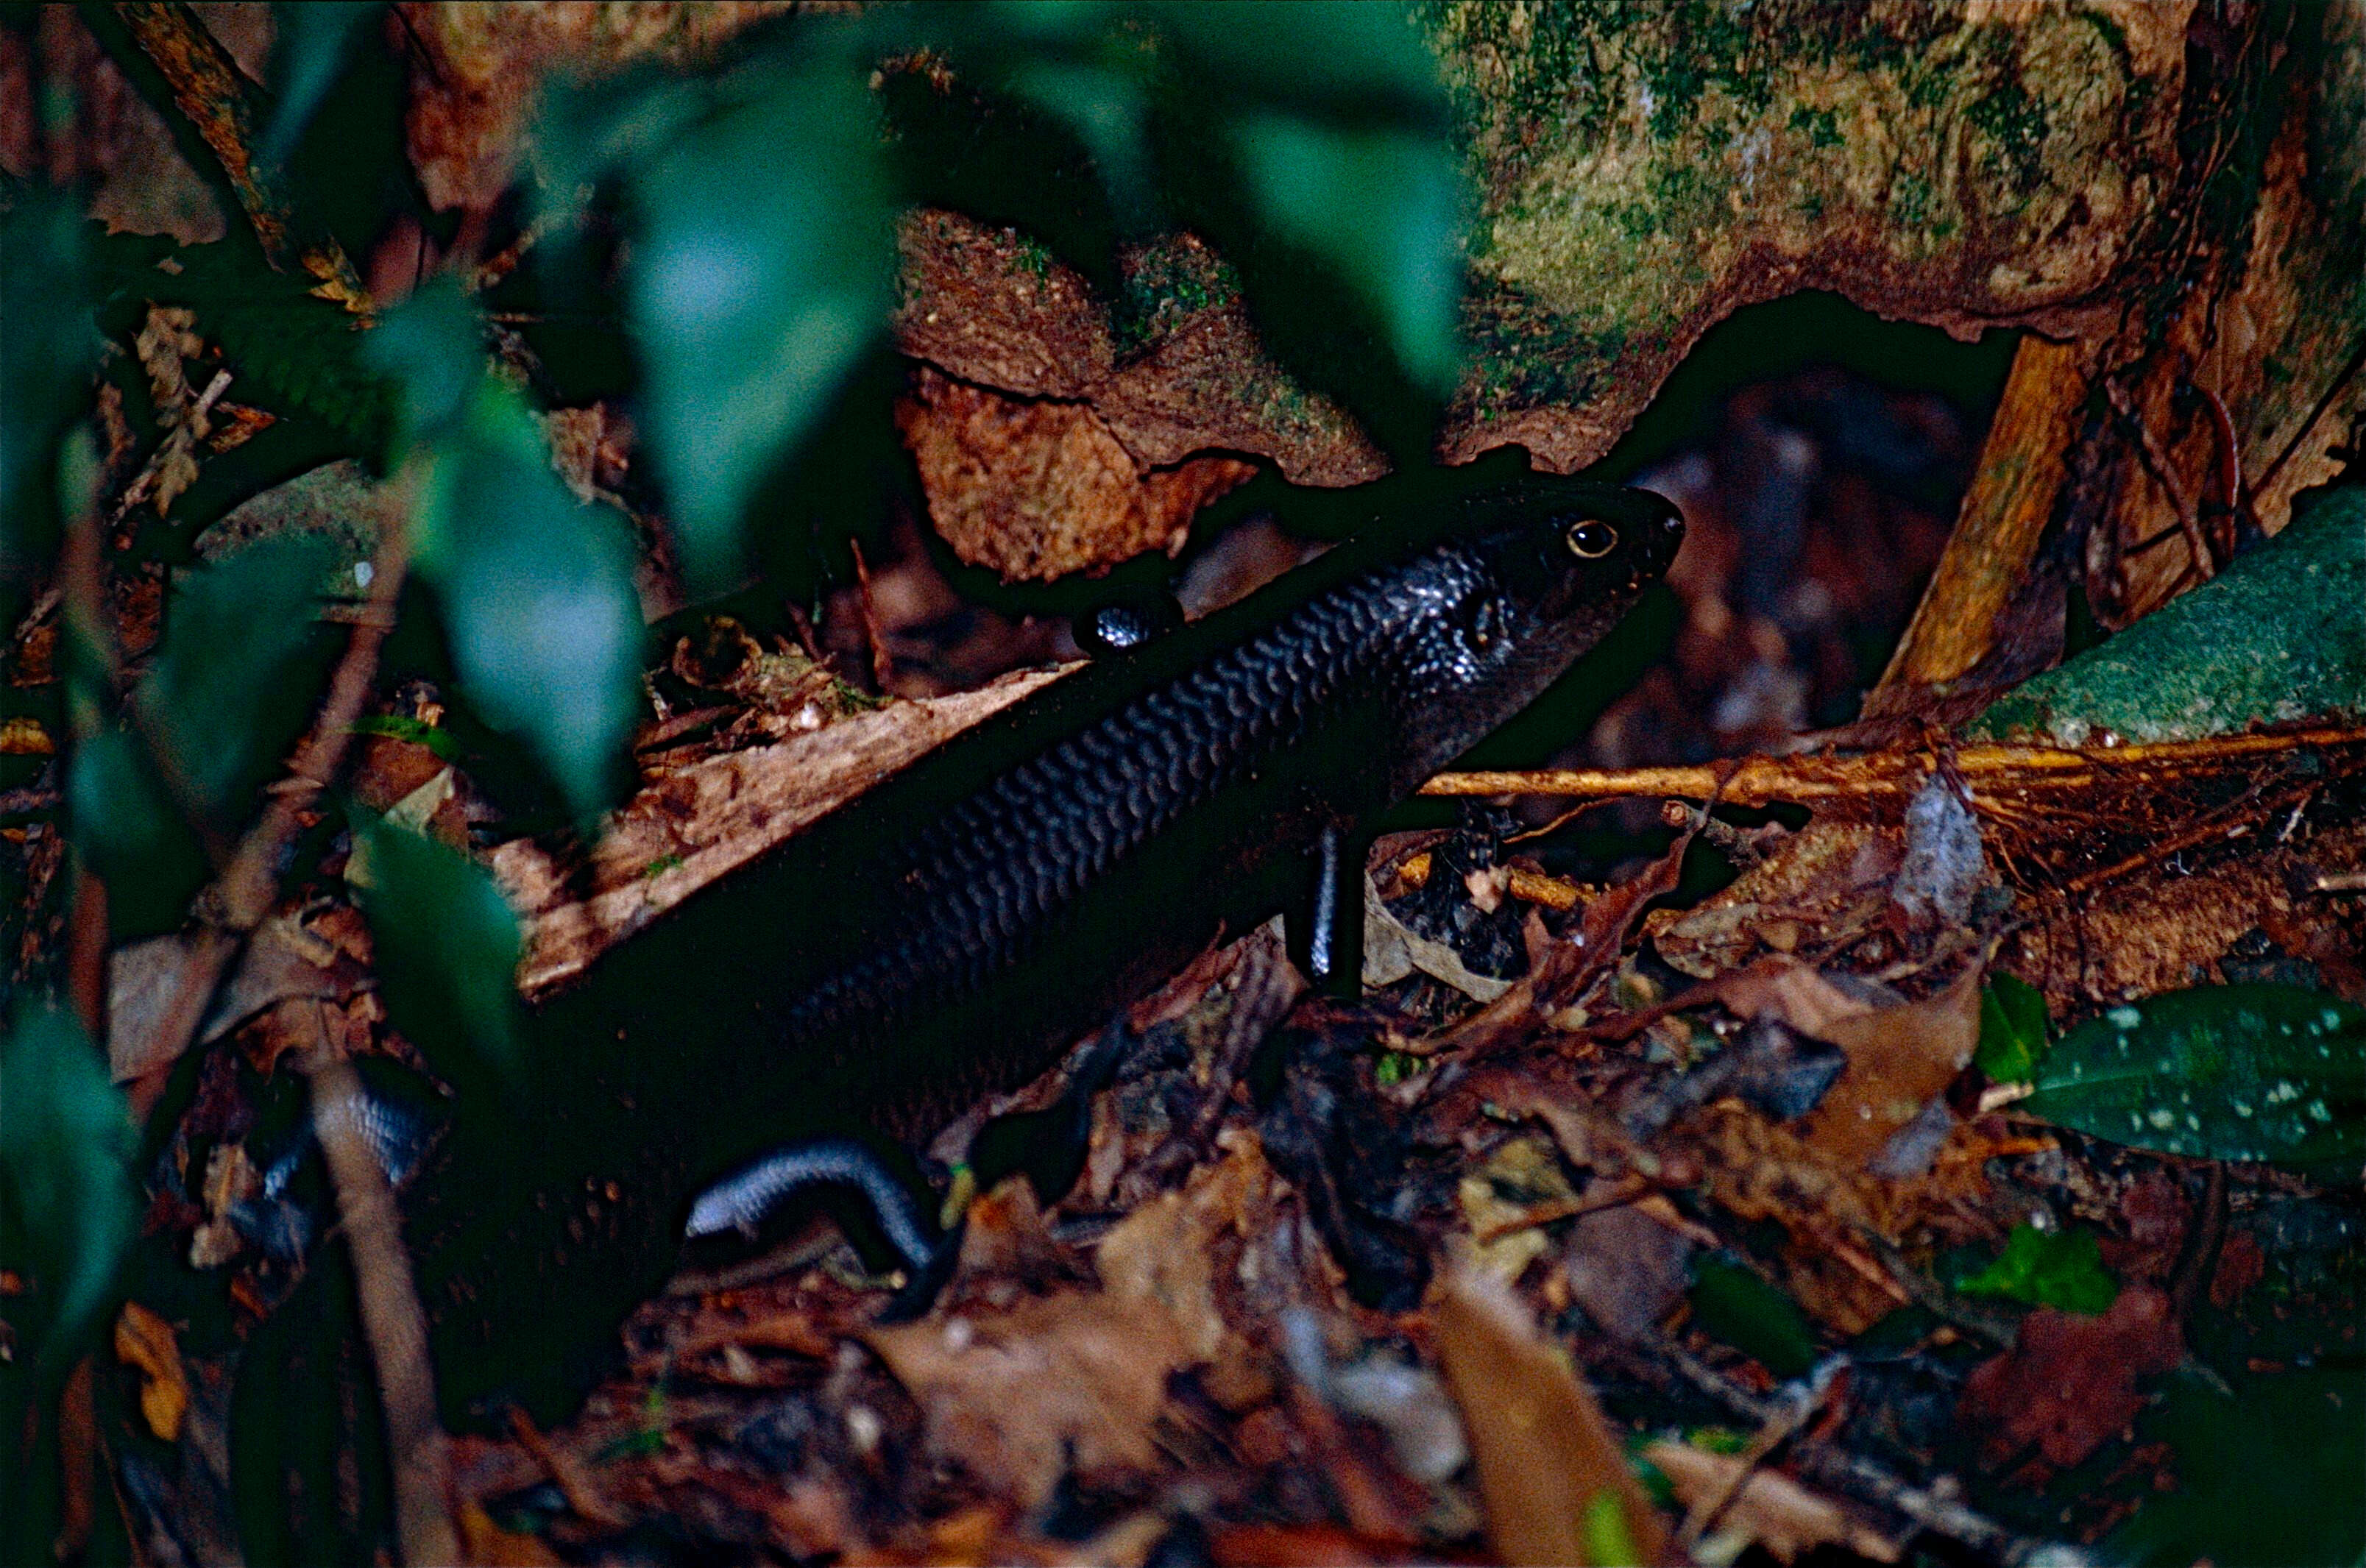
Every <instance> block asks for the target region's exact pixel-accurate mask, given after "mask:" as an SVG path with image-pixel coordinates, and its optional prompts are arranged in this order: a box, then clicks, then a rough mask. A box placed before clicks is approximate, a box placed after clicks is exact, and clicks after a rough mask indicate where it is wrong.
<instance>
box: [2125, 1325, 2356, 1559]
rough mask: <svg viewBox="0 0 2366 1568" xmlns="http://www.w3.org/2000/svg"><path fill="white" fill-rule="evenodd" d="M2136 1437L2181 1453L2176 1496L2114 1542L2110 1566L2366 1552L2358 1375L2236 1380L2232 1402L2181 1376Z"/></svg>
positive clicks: (2144, 1513)
mask: <svg viewBox="0 0 2366 1568" xmlns="http://www.w3.org/2000/svg"><path fill="white" fill-rule="evenodd" d="M2138 1436H2139V1437H2140V1438H2145V1439H2146V1440H2151V1439H2154V1438H2161V1439H2165V1440H2167V1441H2168V1442H2169V1445H2170V1447H2171V1448H2172V1449H2174V1450H2175V1451H2176V1455H2177V1479H2178V1487H2177V1490H2176V1491H2175V1492H2174V1493H2171V1494H2169V1495H2166V1496H2152V1497H2148V1498H2146V1500H2145V1502H2144V1504H2143V1505H2142V1506H2141V1507H2139V1508H2138V1509H2137V1511H2136V1514H2135V1517H2134V1518H2132V1519H2130V1520H2129V1521H2128V1522H2127V1523H2126V1524H2124V1525H2123V1526H2122V1527H2120V1529H2118V1530H2116V1531H2114V1532H2113V1534H2112V1536H2111V1537H2110V1538H2109V1539H2108V1540H2106V1541H2105V1543H2104V1550H2105V1551H2106V1554H2107V1555H2106V1561H2109V1562H2127V1563H2145V1564H2159V1565H2161V1568H2171V1565H2179V1568H2181V1565H2182V1564H2186V1563H2191V1562H2214V1563H2221V1564H2224V1565H2225V1568H2283V1565H2285V1564H2288V1563H2296V1562H2327V1563H2356V1562H2360V1560H2361V1554H2366V1485H2360V1480H2359V1478H2360V1476H2361V1475H2366V1372H2360V1371H2359V1370H2358V1368H2357V1367H2355V1366H2349V1367H2343V1368H2338V1369H2327V1370H2324V1371H2287V1372H2278V1373H2274V1374H2271V1375H2266V1376H2257V1375H2254V1376H2244V1377H2239V1378H2238V1380H2237V1383H2236V1390H2235V1393H2234V1396H2233V1397H2231V1398H2230V1397H2228V1396H2227V1394H2225V1393H2222V1392H2220V1391H2218V1390H2216V1389H2213V1388H2210V1387H2208V1386H2205V1385H2204V1384H2203V1382H2202V1381H2201V1380H2200V1379H2199V1378H2195V1377H2191V1376H2184V1377H2180V1378H2177V1379H2174V1380H2172V1381H2171V1382H2170V1383H2169V1392H2168V1397H2167V1399H2166V1400H2165V1401H2164V1402H2163V1404H2162V1406H2161V1408H2160V1409H2159V1410H2158V1412H2157V1413H2155V1414H2152V1415H2149V1416H2146V1418H2145V1419H2144V1420H2143V1421H2142V1422H2141V1423H2139V1426H2138Z"/></svg>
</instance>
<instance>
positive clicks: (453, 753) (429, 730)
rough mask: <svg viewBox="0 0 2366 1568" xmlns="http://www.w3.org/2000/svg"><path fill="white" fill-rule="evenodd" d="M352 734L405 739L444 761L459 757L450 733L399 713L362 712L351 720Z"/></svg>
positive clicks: (458, 758) (458, 749)
mask: <svg viewBox="0 0 2366 1568" xmlns="http://www.w3.org/2000/svg"><path fill="white" fill-rule="evenodd" d="M354 733H355V735H378V736H383V737H385V738H386V739H389V740H408V741H410V742H411V744H413V745H415V746H424V747H426V748H427V749H428V750H430V751H432V752H434V754H435V755H436V756H438V757H440V758H442V759H443V760H444V761H447V762H456V761H459V760H460V757H461V751H460V743H459V741H457V740H456V739H453V737H452V732H451V731H450V730H448V729H445V728H441V727H439V726H436V725H433V724H429V723H428V722H427V721H426V720H424V719H418V718H404V717H403V716H400V714H390V713H387V714H364V715H363V716H361V717H359V718H357V719H355V721H354Z"/></svg>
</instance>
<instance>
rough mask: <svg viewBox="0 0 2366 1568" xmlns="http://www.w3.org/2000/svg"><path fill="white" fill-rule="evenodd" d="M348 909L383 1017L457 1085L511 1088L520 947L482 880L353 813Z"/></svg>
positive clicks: (404, 832)
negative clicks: (365, 930) (371, 955)
mask: <svg viewBox="0 0 2366 1568" xmlns="http://www.w3.org/2000/svg"><path fill="white" fill-rule="evenodd" d="M353 823H354V858H355V865H354V868H353V869H351V870H349V871H348V873H347V874H348V875H349V876H350V877H352V878H353V880H354V882H355V893H356V895H357V899H356V901H357V902H358V903H359V904H360V906H361V910H362V913H363V915H364V916H365V917H366V918H367V919H368V920H369V926H370V935H371V937H372V939H373V941H374V942H375V944H376V956H377V973H378V979H379V982H380V984H381V985H382V986H383V987H384V990H385V995H386V1005H387V1013H388V1016H389V1018H391V1019H392V1020H393V1021H394V1025H395V1027H396V1028H397V1029H400V1030H401V1031H402V1032H403V1033H404V1034H405V1035H407V1036H409V1037H410V1038H411V1039H412V1040H413V1041H416V1042H417V1043H419V1045H420V1047H421V1048H422V1049H423V1050H425V1051H427V1052H428V1053H429V1054H430V1055H432V1056H434V1058H435V1060H436V1066H438V1068H439V1069H442V1070H445V1071H446V1072H447V1074H449V1073H457V1074H458V1075H459V1076H460V1077H464V1078H465V1077H471V1076H473V1077H483V1076H485V1072H484V1070H485V1069H490V1074H491V1076H492V1077H496V1078H500V1079H504V1080H508V1081H512V1082H514V1081H516V1079H517V1077H518V1074H519V1072H520V1070H521V1063H520V1057H519V1055H518V1040H519V1025H520V1012H521V1009H520V1004H519V1002H518V996H517V979H516V975H517V964H518V954H519V953H520V951H521V950H522V945H523V944H522V939H521V938H520V936H519V934H518V922H517V916H516V915H515V914H514V913H513V912H512V910H511V908H510V907H509V904H508V902H507V900H505V899H503V898H502V897H501V890H500V889H499V888H498V887H496V886H494V885H493V878H492V874H490V872H488V871H486V870H485V869H484V867H482V866H480V865H479V864H478V863H476V862H475V861H472V860H470V859H469V858H468V856H466V855H464V854H462V853H460V852H458V851H457V850H454V849H449V848H447V847H445V845H443V844H440V843H437V842H436V841H435V840H433V839H429V838H426V837H424V836H423V835H421V834H418V833H414V832H412V831H411V830H410V829H407V828H399V827H396V826H395V825H393V824H392V823H389V822H388V821H387V820H386V819H385V818H379V817H375V816H371V815H370V814H368V813H366V812H363V811H355V812H354V813H353Z"/></svg>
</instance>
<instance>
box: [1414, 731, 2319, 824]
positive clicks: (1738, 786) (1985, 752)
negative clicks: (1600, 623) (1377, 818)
mask: <svg viewBox="0 0 2366 1568" xmlns="http://www.w3.org/2000/svg"><path fill="white" fill-rule="evenodd" d="M2311 747H2366V729H2338V728H2316V729H2304V730H2292V731H2287V732H2284V733H2282V734H2275V733H2267V734H2258V735H2222V736H2214V737H2211V738H2209V739H2203V740H2169V741H2161V742H2158V743H2156V744H2149V745H2136V746H2092V747H2086V748H2083V749H2081V748H2073V747H2065V746H2008V745H1986V746H1966V747H1964V748H1962V749H1960V750H1957V751H1956V753H1955V765H1956V767H1957V768H1958V769H1959V770H1960V771H1961V772H1962V773H1963V775H1964V778H1965V781H1966V784H1967V785H1968V786H1970V788H1971V789H1972V790H1973V794H1974V799H1975V801H1976V802H1977V803H1979V804H1983V805H1985V804H1987V800H1988V798H1989V797H1990V796H1991V795H1993V794H1994V793H1995V792H1998V791H2001V790H2003V789H2006V788H2012V789H2029V788H2047V787H2059V788H2085V787H2088V786H2089V785H2090V784H2093V783H2094V780H2095V775H2096V774H2097V773H2101V772H2110V773H2127V772H2132V771H2135V770H2139V769H2145V768H2160V769H2165V770H2171V771H2174V770H2180V769H2186V768H2196V769H2198V768H2206V767H2210V766H2214V765H2216V764H2220V763H2224V762H2227V761H2234V760H2236V759H2238V758H2242V757H2256V756H2264V755H2270V754H2273V753H2277V752H2282V751H2292V750H2302V749H2304V748H2311ZM1728 768H1730V769H1732V770H1733V771H1732V772H1731V773H1730V774H1725V773H1722V770H1724V769H1728ZM1929 772H1930V764H1929V761H1928V756H1927V753H1925V752H1924V751H1922V750H1898V751H1874V752H1866V753H1864V754H1862V755H1858V756H1847V757H1841V756H1831V755H1827V754H1822V753H1814V752H1803V753H1801V754H1799V755H1797V756H1789V757H1764V756H1760V757H1745V758H1743V759H1741V762H1740V764H1739V766H1738V767H1737V766H1736V765H1735V764H1734V763H1732V762H1724V763H1708V764H1705V765H1702V766H1698V767H1666V768H1540V769H1536V770H1532V771H1529V772H1525V773H1439V774H1437V776H1436V777H1434V778H1432V779H1431V780H1430V781H1429V782H1428V783H1427V784H1424V785H1422V787H1421V793H1422V794H1424V795H1539V796H1555V797H1566V798H1577V799H1604V800H1607V799H1615V798H1617V797H1619V796H1623V795H1680V796H1683V797H1685V798H1687V799H1693V800H1702V799H1707V797H1708V796H1710V795H1713V794H1715V793H1716V792H1717V789H1718V784H1719V782H1720V779H1722V782H1723V784H1724V790H1725V793H1724V799H1725V800H1726V802H1727V803H1728V804H1729V805H1734V806H1763V805H1766V804H1768V803H1770V802H1775V801H1794V802H1804V801H1811V800H1830V799H1854V798H1859V797H1863V796H1867V795H1912V794H1913V793H1914V791H1916V790H1917V789H1919V788H1921V784H1922V781H1923V779H1924V778H1925V777H1927V776H1928V774H1929Z"/></svg>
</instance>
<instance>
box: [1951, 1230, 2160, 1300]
mask: <svg viewBox="0 0 2366 1568" xmlns="http://www.w3.org/2000/svg"><path fill="white" fill-rule="evenodd" d="M1955 1288H1956V1289H1957V1290H1959V1291H1961V1292H1964V1293H1965V1294H1966V1295H1974V1296H2003V1297H2006V1298H2008V1299H2010V1300H2011V1301H2016V1302H2026V1303H2029V1304H2030V1305H2031V1306H2050V1307H2060V1308H2061V1309H2062V1310H2063V1311H2064V1312H2079V1313H2085V1314H2089V1315H2090V1316H2092V1315H2093V1314H2098V1313H2102V1312H2108V1311H2109V1310H2111V1305H2112V1303H2113V1302H2115V1301H2117V1300H2118V1299H2119V1295H2120V1287H2119V1284H2118V1282H2117V1281H2115V1280H2113V1278H2112V1276H2111V1275H2110V1274H2109V1273H2108V1272H2106V1271H2105V1269H2104V1268H2103V1255H2102V1251H2101V1247H2100V1246H2099V1245H2098V1243H2097V1242H2096V1240H2095V1233H2094V1232H2092V1231H2090V1230H2084V1229H2079V1230H2067V1231H2058V1232H2057V1231H2042V1230H2039V1229H2038V1228H2037V1227H2036V1226H2035V1225H2028V1224H2022V1225H2015V1226H2013V1227H2012V1234H2011V1235H2010V1236H2008V1237H2006V1238H2005V1244H2004V1251H2003V1253H2002V1254H2000V1256H1999V1257H1998V1258H1997V1259H1996V1260H1995V1261H1994V1262H1992V1263H1990V1264H1989V1266H1988V1267H1987V1268H1985V1269H1981V1270H1980V1271H1979V1272H1978V1273H1977V1274H1974V1275H1972V1276H1971V1277H1970V1278H1968V1279H1965V1280H1958V1281H1956V1284H1955Z"/></svg>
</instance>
